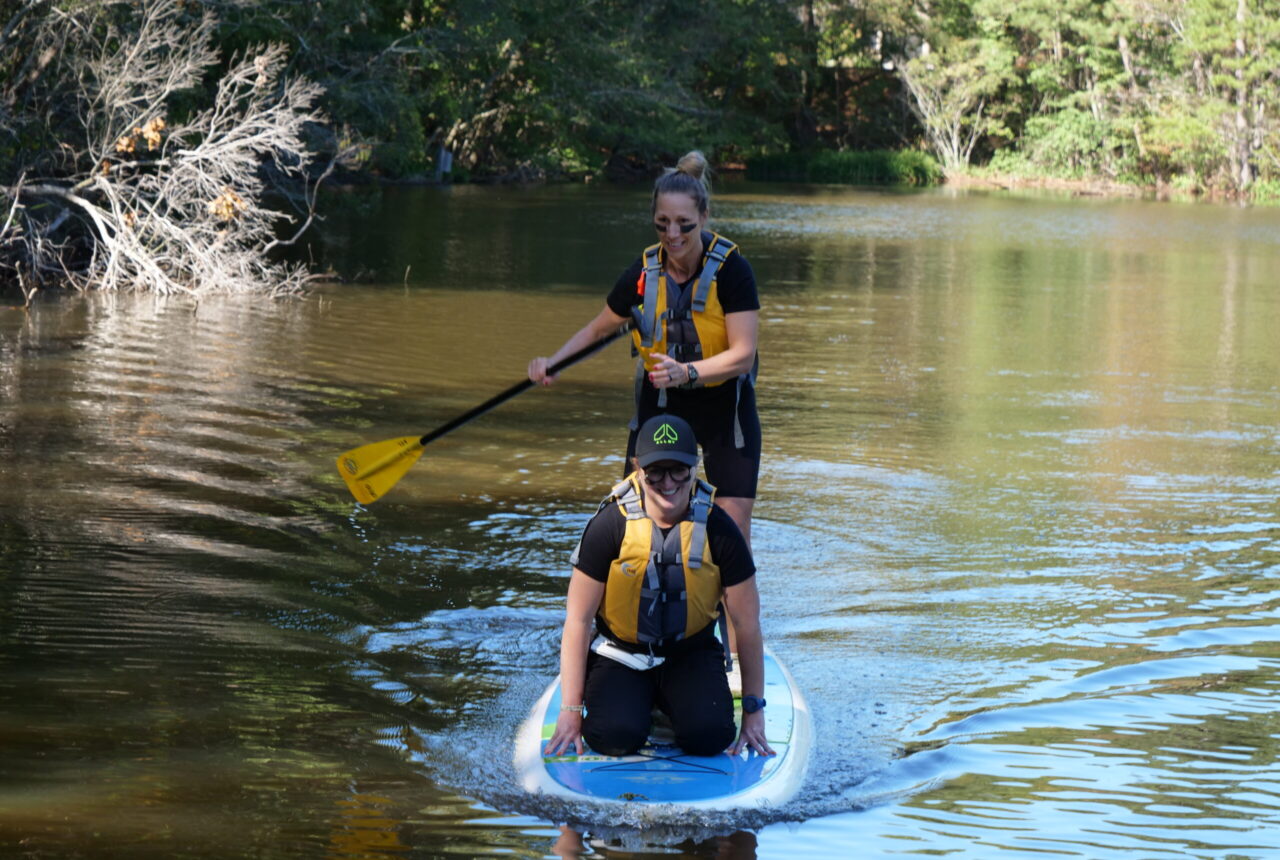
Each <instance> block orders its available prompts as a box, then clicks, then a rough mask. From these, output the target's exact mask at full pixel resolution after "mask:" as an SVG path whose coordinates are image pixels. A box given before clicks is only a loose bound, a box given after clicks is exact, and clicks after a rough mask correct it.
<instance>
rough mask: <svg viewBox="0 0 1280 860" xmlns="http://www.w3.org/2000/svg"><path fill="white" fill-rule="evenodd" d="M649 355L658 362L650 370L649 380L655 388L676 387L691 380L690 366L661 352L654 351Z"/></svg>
mask: <svg viewBox="0 0 1280 860" xmlns="http://www.w3.org/2000/svg"><path fill="white" fill-rule="evenodd" d="M649 356H650V358H652V359H653V360H654V361H655V362H657V363H656V364H655V365H654V368H653V370H651V371H649V381H650V382H652V383H653V387H654V388H675V387H676V386H678V385H684V384H685V383H686V382H688V381H689V368H687V367H685V366H684V365H683V364H681V363H680V362H678V361H676V360H675V359H674V358H672V357H671V356H669V355H667V354H665V353H661V352H653V353H650V354H649Z"/></svg>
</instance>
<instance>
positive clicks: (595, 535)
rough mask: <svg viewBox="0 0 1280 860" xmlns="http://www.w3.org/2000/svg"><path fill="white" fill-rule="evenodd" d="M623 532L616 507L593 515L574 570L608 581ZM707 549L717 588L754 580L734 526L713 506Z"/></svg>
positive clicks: (747, 554)
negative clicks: (717, 570)
mask: <svg viewBox="0 0 1280 860" xmlns="http://www.w3.org/2000/svg"><path fill="white" fill-rule="evenodd" d="M672 528H675V526H672ZM626 532H627V518H626V516H624V515H623V513H622V511H621V510H619V509H618V506H617V505H615V504H610V505H609V506H608V507H606V508H605V509H604V510H602V511H600V512H599V513H597V514H596V515H595V516H594V517H592V518H591V522H589V523H587V528H586V530H585V531H583V533H582V545H581V546H580V547H579V549H578V564H577V568H578V569H579V570H581V571H582V572H583V573H585V574H586V575H587V576H589V577H591V578H592V579H594V580H596V581H597V582H606V581H608V579H609V567H610V566H611V565H612V564H613V562H614V559H616V558H617V557H618V551H619V550H620V549H622V539H623V538H624V537H625V536H626ZM664 534H665V532H664ZM707 546H708V547H709V549H710V555H711V560H712V561H713V562H715V564H716V566H717V567H719V568H720V585H721V587H723V588H728V587H730V586H732V585H738V584H739V583H742V582H746V581H747V580H748V579H750V578H751V577H753V576H755V572H756V564H755V561H753V560H752V558H751V550H750V549H749V548H748V547H747V541H746V539H745V538H743V536H742V532H741V531H739V530H738V525H737V523H735V522H734V521H733V519H732V518H730V516H729V515H728V514H726V513H725V512H724V511H723V510H721V509H720V508H718V507H715V506H712V508H711V512H710V513H709V514H708V515H707Z"/></svg>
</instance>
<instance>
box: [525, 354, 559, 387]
mask: <svg viewBox="0 0 1280 860" xmlns="http://www.w3.org/2000/svg"><path fill="white" fill-rule="evenodd" d="M550 366H551V359H549V358H544V357H542V356H538V357H537V358H535V359H534V360H533V361H531V362H529V380H530V381H531V382H536V383H538V384H539V385H544V386H545V385H550V384H551V383H553V382H555V381H556V378H555V377H554V376H547V368H548V367H550Z"/></svg>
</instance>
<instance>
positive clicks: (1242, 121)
mask: <svg viewBox="0 0 1280 860" xmlns="http://www.w3.org/2000/svg"><path fill="white" fill-rule="evenodd" d="M1248 14H1249V5H1248V0H1236V61H1237V66H1236V72H1235V76H1236V139H1235V146H1234V147H1233V148H1234V150H1235V159H1236V182H1237V183H1238V184H1239V190H1240V191H1246V190H1248V188H1249V186H1250V185H1252V184H1253V152H1252V146H1251V143H1252V141H1253V134H1252V133H1251V131H1250V128H1249V115H1248V114H1249V81H1248V79H1247V78H1246V77H1245V69H1244V64H1245V58H1246V57H1247V56H1248V49H1247V48H1246V46H1245V21H1246V20H1247V18H1248Z"/></svg>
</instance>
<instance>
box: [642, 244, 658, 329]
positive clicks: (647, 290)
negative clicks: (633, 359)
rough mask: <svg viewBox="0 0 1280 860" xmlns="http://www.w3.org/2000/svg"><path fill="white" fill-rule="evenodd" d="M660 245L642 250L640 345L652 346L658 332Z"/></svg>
mask: <svg viewBox="0 0 1280 860" xmlns="http://www.w3.org/2000/svg"><path fill="white" fill-rule="evenodd" d="M660 247H662V246H661V245H650V246H649V247H648V248H645V249H644V319H643V320H639V321H638V322H640V345H641V346H645V347H649V346H653V338H654V335H655V334H656V332H657V330H658V295H659V293H660V291H661V290H662V261H661V260H660V259H659V257H658V249H659V248H660Z"/></svg>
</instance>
